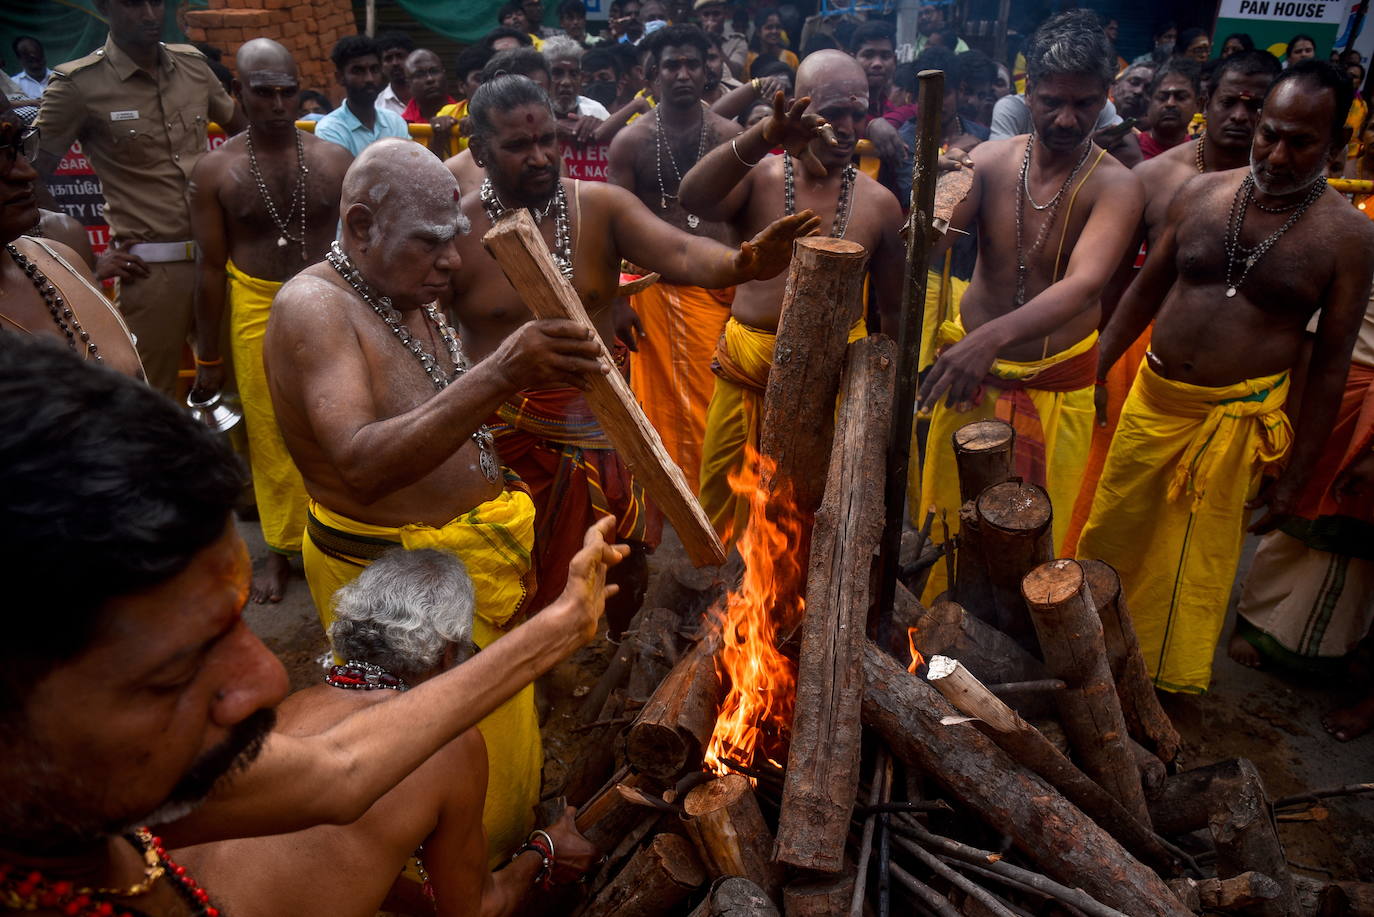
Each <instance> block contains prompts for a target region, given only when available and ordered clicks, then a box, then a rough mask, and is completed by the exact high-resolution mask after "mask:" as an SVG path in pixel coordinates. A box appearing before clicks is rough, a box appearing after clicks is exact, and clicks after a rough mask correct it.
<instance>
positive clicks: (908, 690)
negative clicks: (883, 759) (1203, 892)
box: [863, 642, 1188, 917]
mask: <svg viewBox="0 0 1374 917" xmlns="http://www.w3.org/2000/svg"><path fill="white" fill-rule="evenodd" d="M864 680H865V688H864V705H863V718H864V722H865V723H866V724H867V725H869V726H870V727H872V728H874V729H876V730H877V731H878V732H879V734H880V735H882V737H883V739H884V740H885V741H886V742H887V744H888V746H889V747H890V748H891V749H892V751H893V753H894V754H895V755H897V757H898V758H900V759H901V760H902V761H904V762H906V763H907V764H909V765H911V766H913V767H917V768H920V769H921V770H922V771H924V772H925V773H927V774H929V775H930V776H931V777H932V778H934V779H935V780H936V781H937V782H938V783H939V784H940V785H941V786H943V787H944V788H945V789H946V790H947V791H948V792H949V793H950V794H951V795H953V796H954V797H955V798H956V799H958V800H959V801H960V802H961V803H963V804H964V805H966V806H967V807H968V808H969V809H970V810H972V811H973V812H974V813H975V814H977V815H978V817H980V818H982V819H983V820H985V821H986V822H987V823H988V824H989V825H991V826H992V827H993V828H994V829H996V830H997V831H1000V832H1002V833H1003V834H1006V835H1008V836H1009V837H1010V838H1011V839H1012V842H1013V843H1014V844H1015V845H1016V846H1017V847H1018V848H1019V849H1020V850H1022V851H1023V852H1024V853H1025V854H1026V855H1027V856H1028V857H1030V859H1031V860H1033V861H1034V862H1035V863H1036V865H1038V866H1039V867H1040V868H1041V869H1042V870H1044V872H1045V873H1047V874H1048V875H1049V876H1050V877H1051V878H1053V879H1055V880H1057V881H1059V882H1061V883H1064V884H1066V885H1069V886H1077V887H1079V888H1081V889H1083V891H1084V892H1086V893H1087V894H1089V895H1091V896H1092V897H1093V898H1095V899H1097V900H1098V901H1101V902H1103V903H1105V904H1108V905H1111V906H1112V907H1114V908H1116V909H1118V910H1120V911H1123V912H1124V913H1126V914H1129V915H1131V917H1143V915H1170V917H1184V915H1186V914H1187V913H1188V911H1186V910H1185V909H1184V908H1183V907H1182V905H1180V904H1179V902H1178V900H1177V899H1176V898H1175V897H1174V895H1173V893H1172V892H1171V891H1170V890H1169V888H1168V886H1166V885H1165V884H1164V882H1163V880H1161V879H1160V878H1159V876H1157V875H1156V874H1155V873H1154V872H1153V871H1151V870H1150V869H1149V868H1148V867H1146V866H1145V865H1143V864H1142V863H1140V862H1139V861H1138V860H1136V859H1135V858H1134V857H1132V856H1131V855H1130V854H1129V853H1127V852H1126V850H1125V849H1124V848H1123V847H1122V846H1121V845H1120V844H1118V843H1117V842H1116V840H1115V839H1113V838H1112V836H1111V835H1110V834H1108V833H1107V832H1106V831H1105V830H1103V829H1102V828H1101V827H1099V826H1098V825H1097V823H1096V822H1094V821H1093V820H1092V819H1091V818H1089V817H1088V816H1087V815H1085V814H1083V812H1082V811H1080V810H1079V809H1078V808H1077V807H1075V806H1074V805H1072V804H1071V803H1070V802H1069V801H1068V800H1067V799H1065V798H1064V797H1063V796H1061V795H1060V794H1059V793H1058V792H1057V791H1056V790H1055V789H1054V788H1053V787H1052V786H1050V785H1049V784H1048V783H1047V782H1046V781H1045V780H1044V779H1043V778H1041V777H1038V776H1036V775H1035V774H1033V773H1031V772H1030V771H1029V770H1027V769H1026V768H1024V767H1021V766H1020V765H1019V764H1017V763H1016V762H1015V761H1013V760H1012V759H1011V757H1010V756H1009V755H1007V754H1006V753H1005V752H1004V751H1002V750H1001V749H1000V748H998V747H997V746H996V745H994V744H993V743H992V741H991V740H990V739H988V738H987V737H986V736H984V735H983V734H982V733H980V732H978V731H977V730H976V729H969V728H967V727H964V726H952V727H949V726H942V725H941V724H940V720H941V719H942V718H943V717H946V716H952V715H954V714H955V713H956V711H955V709H954V708H953V707H952V706H950V704H949V702H948V701H946V700H945V699H944V698H943V697H941V696H940V695H939V694H938V693H937V692H936V691H935V689H934V688H932V687H930V686H929V685H927V684H926V683H925V682H923V681H921V680H920V679H919V678H916V677H915V676H913V675H910V674H908V673H907V672H906V670H905V669H903V668H902V667H901V666H899V665H898V664H897V662H896V661H895V660H893V659H892V657H890V656H888V655H887V654H885V653H883V652H882V651H881V650H880V649H878V647H877V646H875V645H873V644H872V643H871V642H870V643H869V644H868V645H867V646H866V647H865V650H864Z"/></svg>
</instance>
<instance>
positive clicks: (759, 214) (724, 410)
mask: <svg viewBox="0 0 1374 917" xmlns="http://www.w3.org/2000/svg"><path fill="white" fill-rule="evenodd" d="M797 96H798V101H796V102H795V103H793V105H792V106H791V107H790V108H787V109H786V110H784V106H783V102H782V93H778V95H777V97H776V98H775V99H774V103H773V113H772V115H771V116H770V117H768V118H765V119H764V120H762V121H760V122H759V123H758V124H756V125H754V126H753V127H751V128H749V129H748V130H746V131H745V132H744V133H742V134H740V135H739V136H738V137H736V138H735V139H734V141H733V142H731V143H728V144H724V145H722V146H719V147H717V148H716V149H715V150H713V151H712V152H711V153H708V154H707V155H706V156H703V157H702V158H701V160H700V161H699V162H698V163H697V164H696V166H694V167H693V168H692V169H691V171H689V172H688V173H687V174H686V175H685V176H683V179H682V186H681V189H680V191H679V192H678V193H679V194H680V201H681V203H682V206H683V207H684V208H685V209H686V210H688V211H689V212H691V213H695V214H697V215H699V216H701V217H702V218H703V219H706V220H717V221H720V222H723V223H728V224H729V225H730V226H731V227H732V228H733V229H734V231H736V232H738V233H740V234H741V235H742V236H744V237H745V238H748V237H749V236H750V235H752V234H753V233H756V232H758V231H759V229H760V228H762V227H763V226H766V225H768V223H769V222H770V221H772V220H776V219H777V218H778V217H780V216H784V215H785V214H789V213H790V210H789V204H790V203H791V202H793V201H795V207H798V208H806V209H808V210H812V211H815V213H816V214H817V215H819V216H820V218H821V232H822V233H823V234H825V235H830V236H835V237H838V238H844V239H849V240H851V241H853V242H858V243H859V244H860V245H862V246H863V247H864V249H865V250H866V251H867V252H868V255H869V270H870V280H871V283H872V286H873V289H874V290H875V292H876V293H877V296H878V305H879V308H880V309H881V311H882V315H883V325H884V330H888V331H890V332H891V333H895V331H896V327H897V324H896V322H897V318H896V316H897V314H898V308H899V306H900V299H901V291H900V288H901V279H902V265H903V264H904V263H905V259H906V254H905V251H904V249H903V246H902V242H901V238H900V236H899V235H898V233H899V231H900V230H901V226H902V208H901V206H900V205H899V204H898V203H897V199H896V198H895V197H894V196H893V195H892V192H891V191H889V190H887V189H886V188H884V187H883V186H882V185H880V184H878V183H877V182H875V181H874V180H873V179H871V178H869V177H868V176H867V175H865V174H864V173H862V172H860V171H858V169H856V168H855V167H854V164H853V159H854V146H855V144H856V143H857V142H858V139H859V130H860V126H861V125H862V124H863V122H864V121H865V119H866V117H867V114H868V79H867V77H866V76H865V75H864V71H863V68H862V67H860V66H859V64H858V63H857V62H856V61H855V60H854V59H853V58H852V57H850V56H849V55H847V54H842V53H840V52H839V51H818V52H816V53H815V54H811V55H808V56H807V58H806V60H804V61H802V65H801V67H800V69H798V70H797ZM823 121H824V122H828V123H829V124H830V126H831V128H832V129H833V130H834V132H835V139H836V142H835V143H834V144H829V143H826V142H825V141H824V140H823V139H821V137H820V136H819V134H818V133H817V130H818V128H819V126H820V125H821V124H822V122H823ZM777 147H782V148H783V149H785V150H786V151H787V152H786V153H784V154H783V155H781V156H770V155H769V152H770V151H771V150H773V149H775V148H777ZM785 284H786V278H785V277H782V276H778V277H773V278H771V279H768V280H755V281H753V282H751V283H747V284H744V285H742V286H740V287H739V288H738V289H737V290H736V291H735V299H734V303H733V304H732V305H731V307H730V319H729V321H728V322H727V323H726V326H725V334H724V335H723V336H722V338H721V342H720V345H719V346H718V348H717V350H716V358H715V360H714V361H713V362H712V366H711V368H712V370H713V371H714V372H715V373H716V376H717V379H716V387H715V392H714V394H713V395H712V397H711V406H710V407H709V408H708V410H707V414H706V441H705V443H704V444H703V445H702V457H701V503H702V506H703V507H704V508H705V509H706V512H707V513H708V515H710V517H711V522H712V523H713V524H714V525H715V527H716V529H717V531H719V532H720V533H721V535H722V536H725V535H726V534H727V533H728V532H734V534H735V536H736V537H738V536H739V534H740V533H741V532H742V531H743V528H744V521H745V519H746V518H747V515H748V503H747V501H743V500H739V499H737V498H736V496H735V494H734V492H733V490H732V489H731V487H730V481H729V479H730V477H731V476H732V475H735V474H737V473H738V472H739V471H740V470H741V469H742V468H743V465H744V456H745V447H746V444H748V445H751V446H753V447H754V448H755V449H757V448H758V445H759V429H758V422H759V420H760V419H761V416H762V400H763V391H764V388H765V387H766V385H767V383H768V369H769V367H770V366H771V365H772V361H773V345H774V341H775V337H776V334H777V329H778V319H779V318H780V316H781V314H782V296H783V288H784V286H785ZM861 309H862V307H858V308H856V309H855V311H854V312H853V313H852V314H849V313H846V314H838V313H837V314H836V315H835V318H834V320H835V321H836V322H843V323H844V325H845V327H847V328H849V329H850V340H855V339H857V338H859V337H862V336H863V334H864V333H865V332H864V323H863V314H862V311H861ZM873 330H875V331H876V330H877V329H873Z"/></svg>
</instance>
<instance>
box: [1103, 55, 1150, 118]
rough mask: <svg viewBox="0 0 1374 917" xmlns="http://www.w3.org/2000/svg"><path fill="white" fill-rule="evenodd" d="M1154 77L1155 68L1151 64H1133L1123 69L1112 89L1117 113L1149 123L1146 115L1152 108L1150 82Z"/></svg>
mask: <svg viewBox="0 0 1374 917" xmlns="http://www.w3.org/2000/svg"><path fill="white" fill-rule="evenodd" d="M1154 77H1155V70H1154V66H1153V65H1151V64H1131V65H1130V66H1128V67H1127V68H1126V69H1125V70H1123V71H1121V75H1120V76H1118V77H1117V78H1116V82H1115V83H1113V84H1112V91H1111V98H1112V103H1113V104H1114V105H1116V113H1117V114H1119V115H1120V116H1121V117H1123V118H1135V119H1136V120H1137V121H1139V122H1144V123H1146V124H1148V123H1149V122H1148V121H1146V120H1145V116H1146V114H1148V113H1149V110H1150V82H1151V81H1152V80H1153V79H1154Z"/></svg>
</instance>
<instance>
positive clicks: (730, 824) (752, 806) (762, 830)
mask: <svg viewBox="0 0 1374 917" xmlns="http://www.w3.org/2000/svg"><path fill="white" fill-rule="evenodd" d="M682 807H683V809H684V811H686V813H687V816H688V817H687V833H688V834H689V835H690V836H691V838H692V840H693V841H695V842H696V845H697V851H698V852H699V853H700V854H701V861H702V863H703V864H704V865H705V866H706V871H707V872H709V873H710V874H711V875H712V876H717V877H718V876H744V877H745V878H746V879H749V880H750V881H751V882H753V883H755V884H757V885H758V886H759V887H760V888H762V889H763V890H764V892H766V893H767V894H768V897H769V898H771V899H773V900H774V901H776V900H778V888H779V886H780V885H781V884H782V882H781V880H782V873H781V870H779V869H778V868H777V867H776V866H774V865H773V863H772V862H770V860H769V855H770V853H771V850H772V846H773V835H772V832H770V831H769V830H768V825H767V824H765V823H764V820H763V813H762V812H760V811H759V803H758V800H757V799H755V798H754V790H753V788H752V787H751V786H750V785H749V778H747V777H743V776H741V775H739V774H727V775H726V776H724V777H721V778H720V779H718V780H712V781H711V782H709V783H704V784H702V785H701V786H699V787H696V788H694V789H693V790H692V791H691V792H689V793H688V794H687V796H686V798H685V799H683V801H682Z"/></svg>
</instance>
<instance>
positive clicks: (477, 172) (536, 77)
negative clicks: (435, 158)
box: [444, 48, 550, 193]
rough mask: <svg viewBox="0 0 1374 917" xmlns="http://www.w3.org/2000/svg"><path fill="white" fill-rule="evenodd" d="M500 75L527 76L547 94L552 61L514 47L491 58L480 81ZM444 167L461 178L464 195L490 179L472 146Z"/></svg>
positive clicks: (487, 80) (460, 182)
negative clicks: (479, 163)
mask: <svg viewBox="0 0 1374 917" xmlns="http://www.w3.org/2000/svg"><path fill="white" fill-rule="evenodd" d="M497 76H524V77H528V78H529V79H531V80H533V81H534V83H535V85H537V86H538V87H539V88H540V89H542V90H544V92H548V91H549V88H550V84H549V79H550V77H549V62H548V61H547V60H545V59H544V55H543V54H541V53H540V52H538V51H536V50H534V49H533V48H515V49H513V50H510V51H498V52H497V53H496V54H494V55H492V58H491V60H489V61H487V64H486V66H485V67H483V68H482V75H481V77H480V82H481V83H487V82H490V81H491V80H494V79H496V77H497ZM479 86H480V83H479ZM473 94H474V95H475V94H476V93H475V92H474V93H473ZM471 105H472V97H471V96H469V97H468V106H469V109H470V108H471ZM444 165H446V166H448V170H449V171H450V172H452V173H453V177H454V178H456V179H458V187H459V188H462V189H463V191H464V192H465V193H466V192H467V191H470V190H472V189H473V188H476V187H477V186H478V185H480V184H481V183H482V179H484V178H486V177H487V174H486V172H484V171H482V167H481V166H479V165H478V164H477V160H476V159H474V158H473V152H472V148H471V146H469V147H468V148H467V149H465V150H463V151H462V152H461V153H459V154H458V155H457V156H454V157H452V158H450V159H447V160H445V161H444Z"/></svg>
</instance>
